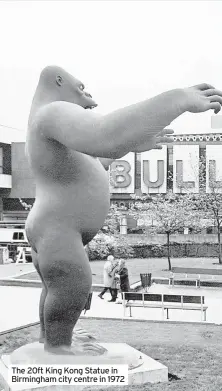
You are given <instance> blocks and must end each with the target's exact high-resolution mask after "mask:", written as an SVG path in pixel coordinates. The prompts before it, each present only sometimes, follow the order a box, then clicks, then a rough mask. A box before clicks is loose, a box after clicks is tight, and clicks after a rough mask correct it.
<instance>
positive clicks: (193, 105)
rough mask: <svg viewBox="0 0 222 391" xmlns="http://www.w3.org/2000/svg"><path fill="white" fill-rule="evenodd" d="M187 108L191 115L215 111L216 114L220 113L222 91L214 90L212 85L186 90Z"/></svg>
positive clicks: (197, 86) (200, 85)
mask: <svg viewBox="0 0 222 391" xmlns="http://www.w3.org/2000/svg"><path fill="white" fill-rule="evenodd" d="M183 91H184V93H185V106H186V108H187V111H189V112H190V113H202V112H204V111H207V110H210V109H213V110H214V113H215V114H217V113H219V111H220V109H221V105H222V91H220V90H218V89H216V88H214V87H213V86H211V85H210V84H206V83H203V84H198V85H196V86H193V87H189V88H185V89H184V90H183Z"/></svg>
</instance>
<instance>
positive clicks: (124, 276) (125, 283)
mask: <svg viewBox="0 0 222 391" xmlns="http://www.w3.org/2000/svg"><path fill="white" fill-rule="evenodd" d="M116 273H117V274H118V275H119V283H120V292H121V293H122V292H130V282H129V273H128V269H127V267H126V262H125V260H124V259H121V260H120V261H119V268H118V271H117V272H116ZM121 296H122V298H123V294H122V295H121ZM117 303H118V304H121V301H119V300H118V302H117Z"/></svg>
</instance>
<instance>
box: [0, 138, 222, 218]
mask: <svg viewBox="0 0 222 391" xmlns="http://www.w3.org/2000/svg"><path fill="white" fill-rule="evenodd" d="M201 158H205V159H206V191H207V192H208V191H210V183H211V181H212V180H213V182H214V183H216V186H217V188H218V191H220V192H222V133H213V132H212V133H207V134H183V135H182V134H178V135H175V136H174V142H173V143H171V144H169V145H163V148H162V150H152V151H148V152H143V153H140V154H137V153H129V154H127V155H126V156H124V157H123V158H121V159H119V160H118V161H114V162H113V163H112V165H111V168H110V172H109V176H110V191H111V202H113V203H116V204H117V205H118V206H119V207H123V206H125V207H127V205H128V204H129V202H131V201H132V198H131V195H132V194H136V195H142V194H157V193H163V194H165V193H167V191H168V189H173V191H174V192H175V193H184V192H193V193H198V192H199V175H200V173H199V160H200V159H201ZM34 198H35V184H34V181H33V178H32V174H31V172H30V170H29V167H28V164H27V160H26V157H25V143H24V142H13V143H11V144H9V143H0V213H1V220H4V221H9V220H10V221H11V220H25V218H26V216H27V214H28V209H27V210H26V208H25V207H24V205H25V204H23V205H22V203H21V200H22V201H23V202H24V203H26V204H27V205H32V204H33V202H34Z"/></svg>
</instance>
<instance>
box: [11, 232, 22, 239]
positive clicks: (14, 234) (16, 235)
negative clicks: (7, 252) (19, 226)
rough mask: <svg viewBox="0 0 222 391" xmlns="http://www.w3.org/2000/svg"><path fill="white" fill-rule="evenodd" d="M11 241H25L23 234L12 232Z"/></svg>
mask: <svg viewBox="0 0 222 391" xmlns="http://www.w3.org/2000/svg"><path fill="white" fill-rule="evenodd" d="M12 239H13V240H25V238H24V233H23V232H14V233H13V237H12Z"/></svg>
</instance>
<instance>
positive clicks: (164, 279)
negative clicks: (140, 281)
mask: <svg viewBox="0 0 222 391" xmlns="http://www.w3.org/2000/svg"><path fill="white" fill-rule="evenodd" d="M152 283H156V284H165V285H168V284H169V278H167V277H154V278H152ZM174 285H184V286H194V287H195V286H196V281H194V280H189V279H183V280H174ZM200 286H202V287H212V288H221V287H222V281H213V280H212V281H209V280H206V281H203V280H202V281H201V280H200ZM197 289H198V288H197Z"/></svg>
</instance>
